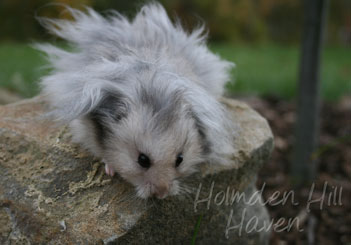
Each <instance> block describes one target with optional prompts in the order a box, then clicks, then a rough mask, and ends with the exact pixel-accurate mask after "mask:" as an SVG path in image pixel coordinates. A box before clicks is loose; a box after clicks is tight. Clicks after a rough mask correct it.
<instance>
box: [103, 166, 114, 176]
mask: <svg viewBox="0 0 351 245" xmlns="http://www.w3.org/2000/svg"><path fill="white" fill-rule="evenodd" d="M105 172H106V174H107V175H110V176H111V177H112V176H113V175H115V171H114V170H113V168H111V166H110V165H108V164H107V163H105Z"/></svg>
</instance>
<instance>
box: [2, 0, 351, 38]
mask: <svg viewBox="0 0 351 245" xmlns="http://www.w3.org/2000/svg"><path fill="white" fill-rule="evenodd" d="M158 1H159V2H161V3H162V4H163V5H164V6H165V8H166V9H167V10H168V12H169V14H170V15H171V16H174V15H175V14H176V15H177V16H179V17H180V19H181V20H182V22H183V23H184V24H185V25H186V26H188V27H189V29H191V28H193V27H194V26H196V25H198V24H199V23H200V22H205V24H206V26H207V27H208V29H209V30H210V37H211V40H212V41H230V42H245V43H261V42H265V41H267V40H268V41H274V42H284V43H295V44H296V43H298V42H299V41H300V33H301V32H302V18H303V6H302V3H303V1H297V0H191V1H189V0H158ZM145 2H150V0H26V1H20V0H1V1H0V23H1V25H2V26H1V33H0V39H2V40H4V39H7V40H19V41H27V40H32V39H33V38H34V39H38V38H39V39H48V38H51V37H50V36H49V35H47V34H46V31H45V30H44V29H43V28H42V27H41V26H40V25H39V23H38V22H37V21H36V19H35V16H42V17H51V18H70V15H69V13H68V12H67V11H65V9H64V7H63V5H68V6H71V7H74V8H83V6H91V7H93V8H95V9H96V10H98V11H100V12H104V11H105V10H108V9H116V10H118V11H120V12H121V13H123V14H127V15H128V16H132V15H134V13H135V12H136V10H137V9H138V8H139V7H140V6H142V5H143V4H144V3H145ZM329 9H330V11H329V18H328V28H327V29H326V30H327V31H328V34H327V40H328V41H330V42H333V43H350V36H351V32H350V30H351V29H350V28H351V26H350V21H349V19H350V18H349V17H350V15H349V13H350V9H351V1H350V0H333V1H330V8H329Z"/></svg>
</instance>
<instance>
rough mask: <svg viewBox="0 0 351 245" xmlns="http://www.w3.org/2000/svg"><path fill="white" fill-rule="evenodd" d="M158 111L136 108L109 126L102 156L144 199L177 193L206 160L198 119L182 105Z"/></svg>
mask: <svg viewBox="0 0 351 245" xmlns="http://www.w3.org/2000/svg"><path fill="white" fill-rule="evenodd" d="M169 109H170V110H168V111H167V110H163V111H162V110H161V111H159V112H157V113H155V112H154V111H152V110H150V108H148V107H143V106H142V107H135V108H131V109H130V113H129V114H128V115H127V116H126V117H124V118H123V119H121V120H119V121H118V123H114V124H113V123H112V124H110V125H109V127H110V129H111V132H110V134H109V136H108V137H107V138H106V139H105V143H104V145H105V150H104V153H103V155H104V156H103V157H104V159H105V161H106V162H107V163H108V164H109V166H111V167H112V168H113V170H114V171H116V172H117V173H118V174H119V175H121V176H122V177H123V178H124V179H126V180H127V181H129V182H130V183H132V184H133V185H134V186H135V187H136V192H137V195H138V196H139V197H141V198H148V197H151V196H156V197H158V198H165V197H166V196H169V195H176V194H178V193H179V192H180V191H181V189H182V186H181V181H180V179H181V178H183V177H185V176H188V175H190V174H192V173H194V172H195V171H196V166H197V165H198V164H199V163H201V162H203V161H204V154H205V152H204V147H205V146H204V142H203V140H204V139H203V137H202V135H201V132H199V130H198V128H197V125H196V120H194V118H193V117H192V116H191V114H189V113H186V112H185V111H184V110H178V109H180V108H177V109H175V108H169Z"/></svg>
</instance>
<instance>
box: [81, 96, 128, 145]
mask: <svg viewBox="0 0 351 245" xmlns="http://www.w3.org/2000/svg"><path fill="white" fill-rule="evenodd" d="M128 111H129V108H128V104H127V103H126V100H125V98H124V97H123V96H122V95H121V94H119V93H111V92H107V93H105V95H104V97H103V98H102V99H101V100H100V103H99V104H98V105H97V106H96V107H95V108H94V109H93V110H92V111H91V112H89V114H88V115H87V119H88V120H90V121H91V122H92V125H93V127H94V131H95V135H96V140H97V141H98V142H99V143H100V145H102V146H103V145H104V139H106V136H107V135H108V134H111V133H112V130H111V128H110V123H118V122H119V121H120V120H122V119H123V118H125V117H126V116H127V114H128Z"/></svg>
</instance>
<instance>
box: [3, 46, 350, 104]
mask: <svg viewBox="0 0 351 245" xmlns="http://www.w3.org/2000/svg"><path fill="white" fill-rule="evenodd" d="M210 47H211V49H212V50H213V51H214V52H216V53H218V54H220V55H221V56H222V57H223V58H225V59H228V60H230V61H233V62H235V64H236V68H235V69H233V77H234V80H235V83H234V84H229V85H228V86H227V88H228V92H229V93H231V94H254V95H276V96H279V97H284V98H293V97H294V96H295V92H296V82H297V74H298V62H299V49H298V47H297V46H296V47H294V46H279V45H273V44H268V45H254V46H245V45H242V44H232V45H230V44H211V45H210ZM322 57H323V60H322V73H321V79H322V80H321V81H322V95H323V98H324V99H327V100H336V99H338V98H339V97H340V96H342V95H344V94H346V93H348V94H351V49H350V48H345V47H344V48H342V47H327V48H325V50H324V53H323V56H322ZM43 65H45V61H44V58H43V56H42V54H40V53H39V52H38V51H36V50H34V49H32V48H30V47H29V45H26V44H20V43H2V44H0V87H5V88H7V89H10V90H12V91H14V92H17V93H19V94H21V95H22V96H24V97H30V96H33V95H35V94H36V93H37V92H38V80H39V78H40V77H41V76H42V75H43V74H45V70H43V69H41V67H42V66H43Z"/></svg>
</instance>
